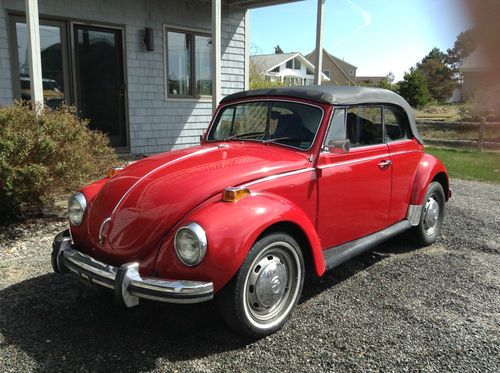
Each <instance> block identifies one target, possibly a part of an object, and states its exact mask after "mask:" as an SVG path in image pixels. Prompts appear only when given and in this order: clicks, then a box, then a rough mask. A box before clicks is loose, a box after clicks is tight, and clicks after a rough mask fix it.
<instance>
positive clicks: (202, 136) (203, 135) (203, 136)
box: [200, 131, 206, 144]
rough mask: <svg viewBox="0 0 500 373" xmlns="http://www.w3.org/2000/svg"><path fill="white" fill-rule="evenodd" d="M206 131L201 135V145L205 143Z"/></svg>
mask: <svg viewBox="0 0 500 373" xmlns="http://www.w3.org/2000/svg"><path fill="white" fill-rule="evenodd" d="M205 135H206V131H203V133H202V134H201V135H200V144H201V143H203V139H204V138H205Z"/></svg>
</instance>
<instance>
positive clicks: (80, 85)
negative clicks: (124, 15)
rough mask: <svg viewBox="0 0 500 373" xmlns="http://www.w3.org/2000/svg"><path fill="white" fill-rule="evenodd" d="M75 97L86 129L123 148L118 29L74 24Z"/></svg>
mask: <svg viewBox="0 0 500 373" xmlns="http://www.w3.org/2000/svg"><path fill="white" fill-rule="evenodd" d="M73 27H74V29H73V38H74V48H75V61H74V65H75V77H74V78H75V96H76V104H77V107H78V110H79V112H80V113H81V115H82V117H84V118H87V119H89V120H90V128H92V129H98V130H100V131H102V132H104V133H106V134H107V135H108V136H109V139H110V141H111V144H112V145H113V146H114V147H116V148H118V150H119V148H126V147H127V126H126V116H125V95H126V89H125V78H124V65H123V35H122V30H121V29H113V28H104V27H95V26H87V25H79V24H75V25H74V26H73Z"/></svg>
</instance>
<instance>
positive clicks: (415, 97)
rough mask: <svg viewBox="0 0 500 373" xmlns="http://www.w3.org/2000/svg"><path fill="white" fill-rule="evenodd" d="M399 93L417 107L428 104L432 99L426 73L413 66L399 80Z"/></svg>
mask: <svg viewBox="0 0 500 373" xmlns="http://www.w3.org/2000/svg"><path fill="white" fill-rule="evenodd" d="M398 93H399V94H400V95H401V96H403V97H404V98H405V99H406V101H408V102H409V104H410V105H411V106H413V107H415V108H421V107H424V106H427V105H428V104H429V103H430V102H431V101H432V97H431V95H430V94H429V88H428V86H427V81H426V79H425V77H424V75H423V74H422V72H421V71H420V70H418V69H415V68H413V67H412V68H411V69H410V72H409V73H405V75H404V78H403V80H402V81H400V82H399V88H398Z"/></svg>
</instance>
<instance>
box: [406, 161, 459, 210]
mask: <svg viewBox="0 0 500 373" xmlns="http://www.w3.org/2000/svg"><path fill="white" fill-rule="evenodd" d="M437 176H438V178H439V179H440V182H441V179H443V178H444V184H445V185H443V189H444V194H445V196H446V200H448V196H449V185H450V184H449V179H448V172H447V171H446V168H445V167H444V165H443V163H442V162H441V161H440V160H439V159H437V158H436V157H434V156H433V155H430V154H424V155H423V157H422V159H421V160H420V163H419V165H418V169H417V172H416V174H415V177H414V179H413V184H412V185H413V187H412V192H411V198H410V204H411V205H421V204H422V203H423V200H424V197H425V193H426V191H427V186H428V185H429V184H430V183H431V182H432V181H433V180H434V179H436V177H437Z"/></svg>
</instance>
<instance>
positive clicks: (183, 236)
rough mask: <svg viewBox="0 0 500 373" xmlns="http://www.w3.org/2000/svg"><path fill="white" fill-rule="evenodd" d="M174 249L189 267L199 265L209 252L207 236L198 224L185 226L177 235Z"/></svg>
mask: <svg viewBox="0 0 500 373" xmlns="http://www.w3.org/2000/svg"><path fill="white" fill-rule="evenodd" d="M174 247H175V252H176V253H177V256H178V257H179V259H180V260H181V262H182V263H184V264H185V265H187V266H190V267H192V266H195V265H197V264H199V263H200V262H201V261H202V260H203V258H204V257H205V253H206V252H207V236H206V234H205V231H204V230H203V228H202V227H200V226H199V225H198V224H196V223H190V224H188V225H185V226H183V227H181V228H179V230H178V231H177V233H176V234H175V240H174Z"/></svg>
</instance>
